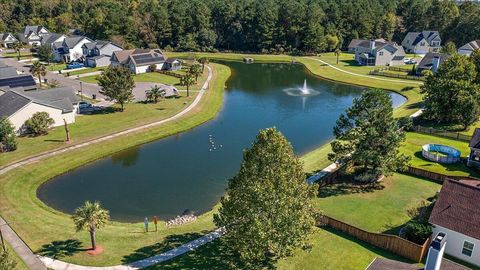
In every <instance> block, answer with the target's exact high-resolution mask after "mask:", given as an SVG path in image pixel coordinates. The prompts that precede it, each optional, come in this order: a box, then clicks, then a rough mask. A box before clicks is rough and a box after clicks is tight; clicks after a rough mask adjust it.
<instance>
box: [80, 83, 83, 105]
mask: <svg viewBox="0 0 480 270" xmlns="http://www.w3.org/2000/svg"><path fill="white" fill-rule="evenodd" d="M80 99H81V100H82V101H83V84H82V82H80Z"/></svg>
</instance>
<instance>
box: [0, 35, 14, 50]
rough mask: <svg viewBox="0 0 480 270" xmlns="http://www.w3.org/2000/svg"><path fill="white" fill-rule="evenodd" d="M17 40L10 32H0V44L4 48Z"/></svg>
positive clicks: (9, 46)
mask: <svg viewBox="0 0 480 270" xmlns="http://www.w3.org/2000/svg"><path fill="white" fill-rule="evenodd" d="M17 41H18V39H16V38H15V36H13V35H12V33H0V45H2V46H3V47H5V48H11V47H12V45H13V43H15V42H17Z"/></svg>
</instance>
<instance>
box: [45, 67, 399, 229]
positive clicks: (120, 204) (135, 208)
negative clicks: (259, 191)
mask: <svg viewBox="0 0 480 270" xmlns="http://www.w3.org/2000/svg"><path fill="white" fill-rule="evenodd" d="M227 64H228V65H229V66H230V67H231V68H232V69H233V76H232V77H231V78H230V79H229V81H228V82H227V85H228V89H227V91H226V92H225V101H224V107H223V109H222V111H221V112H220V113H219V115H218V116H217V117H216V118H215V119H214V120H211V121H209V122H207V123H205V124H203V125H201V126H199V127H196V128H194V129H192V130H189V131H187V132H184V133H180V134H177V135H175V136H171V137H168V138H165V139H162V140H158V141H156V142H152V143H149V144H145V145H143V146H140V147H136V148H132V149H128V150H126V151H122V152H121V153H118V154H115V155H113V156H111V157H109V158H105V159H101V160H98V161H96V162H94V163H92V164H89V165H88V166H84V167H81V168H79V169H76V170H74V171H72V172H69V173H67V174H64V175H61V176H59V177H56V178H55V179H53V180H52V181H49V182H47V183H45V184H44V185H42V186H41V187H40V188H39V190H38V196H39V198H40V199H41V200H42V201H44V202H45V203H47V204H48V205H50V206H52V207H54V208H56V209H59V210H61V211H64V212H68V213H71V212H72V211H74V209H75V208H76V207H78V206H79V205H81V204H82V203H83V202H84V201H85V200H99V201H101V202H102V203H103V205H104V206H105V207H106V208H107V209H109V210H110V213H111V216H112V218H114V219H116V220H125V221H134V220H135V221H141V220H143V217H144V216H153V215H156V216H159V217H161V218H171V217H173V216H175V215H178V214H181V213H182V212H183V211H184V210H185V209H191V210H192V211H194V212H196V213H197V214H198V213H203V212H205V211H208V210H210V209H211V208H212V206H214V205H215V204H216V203H217V202H218V200H219V199H220V197H221V196H222V195H223V194H224V192H225V188H226V187H227V179H228V178H230V177H232V176H233V175H234V173H235V172H236V171H237V170H238V168H239V165H240V162H241V160H242V150H243V149H245V148H246V147H249V146H250V145H251V142H252V141H253V139H254V138H255V136H256V134H257V133H258V130H259V129H262V128H267V127H272V126H276V127H277V128H278V129H279V130H280V131H281V132H282V133H283V134H284V135H285V136H286V138H287V139H288V140H289V141H290V142H291V143H292V146H293V147H294V149H295V151H296V152H297V153H299V154H302V153H305V152H306V151H308V150H310V149H312V148H314V147H316V146H319V145H321V144H324V143H327V142H328V141H329V140H331V139H332V137H333V136H332V127H333V126H334V125H335V121H336V120H337V118H338V116H339V115H340V114H341V113H343V112H344V110H345V109H346V108H347V107H349V106H350V105H351V104H352V100H353V98H355V97H358V96H359V95H360V94H361V91H362V89H361V88H358V87H353V86H347V85H341V84H335V83H332V82H328V81H324V80H321V79H319V78H317V77H314V76H312V75H310V74H309V73H308V71H307V70H306V69H305V68H304V67H303V66H300V65H291V64H250V65H246V64H243V63H236V62H232V63H227ZM305 79H306V80H307V83H308V85H307V86H308V87H309V88H311V89H313V90H315V91H318V92H319V93H320V94H319V95H316V96H308V97H305V96H289V95H287V94H285V92H284V91H283V90H284V89H288V88H295V87H302V84H303V83H304V80H305ZM392 97H393V101H394V104H395V105H399V104H401V103H402V102H404V101H405V99H404V98H403V97H401V96H400V95H396V94H393V95H392ZM138 136H141V134H139V135H138ZM220 145H221V146H220Z"/></svg>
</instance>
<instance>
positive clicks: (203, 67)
mask: <svg viewBox="0 0 480 270" xmlns="http://www.w3.org/2000/svg"><path fill="white" fill-rule="evenodd" d="M198 62H200V64H202V73H203V71H204V70H205V65H206V64H208V63H209V62H210V60H209V59H208V58H207V57H202V58H200V59H198Z"/></svg>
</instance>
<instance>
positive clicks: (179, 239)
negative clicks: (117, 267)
mask: <svg viewBox="0 0 480 270" xmlns="http://www.w3.org/2000/svg"><path fill="white" fill-rule="evenodd" d="M202 236H203V234H201V233H185V234H172V235H169V236H167V237H165V239H164V241H163V242H160V243H156V244H153V245H150V246H145V247H141V248H139V249H137V250H135V251H134V252H133V253H131V254H129V255H126V256H124V257H123V259H122V263H124V264H128V263H132V262H135V261H139V260H142V259H145V258H149V257H153V256H155V255H159V254H161V253H163V252H166V251H168V250H171V249H174V248H176V247H179V246H181V245H183V244H185V243H187V242H190V241H192V240H194V239H197V238H199V237H202Z"/></svg>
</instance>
